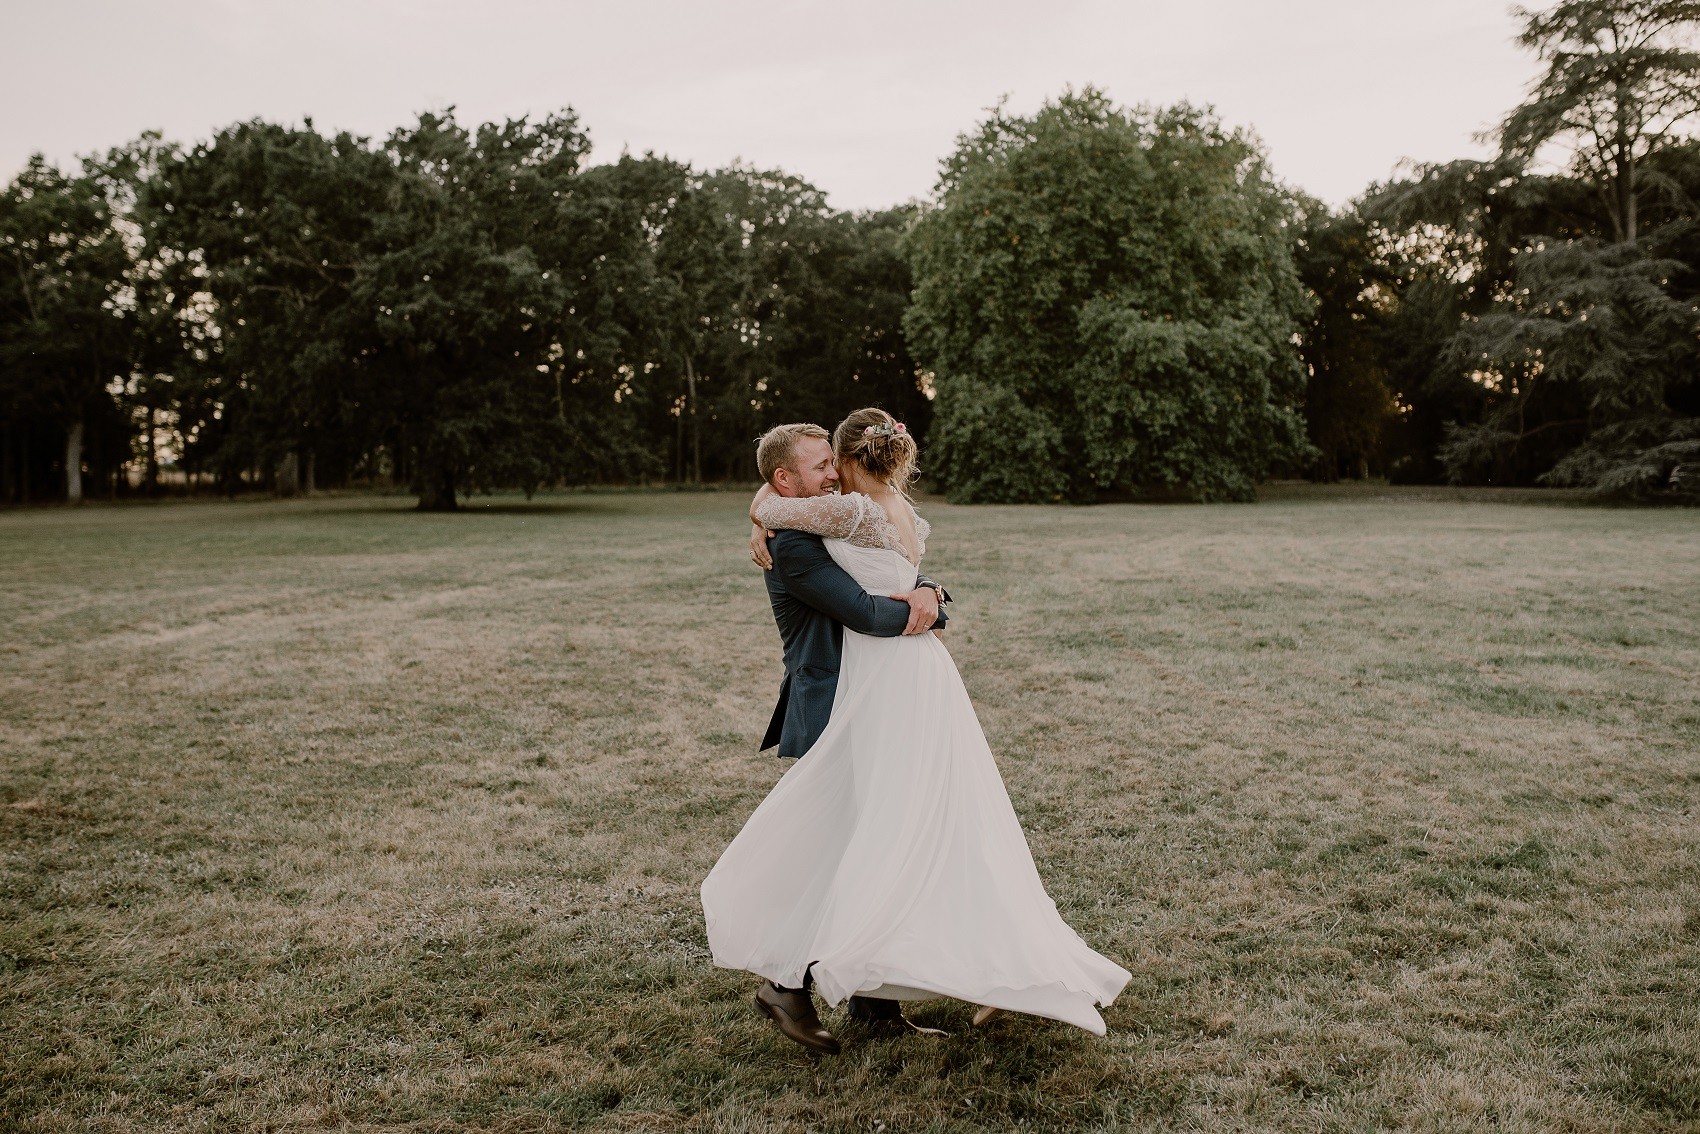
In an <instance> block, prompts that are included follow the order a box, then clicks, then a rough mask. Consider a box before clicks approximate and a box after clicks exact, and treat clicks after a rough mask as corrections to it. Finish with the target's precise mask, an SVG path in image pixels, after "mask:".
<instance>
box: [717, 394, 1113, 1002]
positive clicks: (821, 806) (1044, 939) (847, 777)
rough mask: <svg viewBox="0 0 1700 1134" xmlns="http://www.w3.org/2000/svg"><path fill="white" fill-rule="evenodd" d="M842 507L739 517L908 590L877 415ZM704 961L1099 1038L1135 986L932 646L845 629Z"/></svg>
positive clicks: (743, 845) (912, 572) (855, 449)
mask: <svg viewBox="0 0 1700 1134" xmlns="http://www.w3.org/2000/svg"><path fill="white" fill-rule="evenodd" d="M832 440H833V453H834V458H835V460H836V463H837V467H838V474H839V477H840V483H841V485H842V488H843V493H842V495H837V496H818V497H811V498H806V499H793V498H787V497H783V496H779V495H777V494H775V493H773V492H772V491H771V489H769V488H768V487H767V486H765V485H764V486H763V488H762V490H761V492H760V493H758V494H757V496H756V499H755V501H754V503H753V504H752V505H751V509H750V515H751V518H752V519H753V520H754V521H755V522H756V523H759V524H761V525H763V526H764V527H767V528H770V529H778V528H795V529H800V530H803V531H808V532H814V533H816V534H818V535H821V536H823V537H826V539H825V544H826V547H827V550H828V552H829V553H830V554H831V556H832V558H833V559H834V560H835V561H836V562H837V563H838V564H839V565H840V566H841V567H843V568H844V569H845V570H846V571H847V572H849V574H850V575H851V576H852V577H853V578H854V579H855V580H856V582H858V583H860V584H861V585H862V588H863V589H864V590H866V591H867V592H868V593H870V594H875V595H892V594H900V593H904V592H907V591H909V590H911V589H912V588H913V587H914V586H915V580H916V574H917V572H918V570H919V567H920V562H921V556H922V553H923V552H924V551H925V550H926V541H927V535H928V530H929V529H928V524H927V521H926V520H924V519H922V518H920V517H919V516H918V515H916V513H915V509H914V507H913V506H912V505H911V504H910V503H909V500H908V497H907V496H906V495H905V493H904V489H905V487H906V486H907V485H908V484H909V482H910V480H911V479H912V478H913V477H914V475H915V472H916V468H915V457H916V448H915V442H914V440H913V438H911V437H910V436H909V435H908V433H907V432H906V431H905V430H904V427H903V426H902V425H901V424H899V423H897V422H895V421H893V420H892V418H891V416H890V415H889V414H887V413H885V412H884V411H883V410H875V409H867V410H858V411H857V412H856V413H853V414H851V415H850V416H849V417H848V418H846V419H845V420H844V422H843V424H841V425H840V426H839V427H838V429H837V431H836V432H835V433H834V434H833V439H832ZM702 904H703V912H704V914H705V916H706V920H707V925H708V940H709V945H710V947H711V949H712V950H713V954H714V962H715V964H716V965H718V966H720V967H723V968H733V969H743V970H746V971H749V972H752V973H755V974H757V975H759V976H763V977H766V978H767V979H768V980H769V981H771V982H773V984H775V985H777V986H779V987H781V988H785V987H799V986H801V987H807V986H808V984H809V982H810V981H811V980H812V984H813V987H814V989H815V991H817V992H819V993H820V994H821V995H822V996H823V997H825V999H826V1000H827V1002H828V1003H829V1004H837V1003H838V1002H839V1001H841V1000H843V999H844V998H845V997H848V996H851V995H862V996H875V997H883V998H886V999H891V1000H924V999H930V998H933V997H939V996H950V997H955V998H957V999H959V1000H965V1001H969V1002H971V1003H974V1004H979V1005H983V1006H985V1010H983V1011H982V1012H981V1013H980V1015H979V1016H977V1017H976V1022H979V1021H981V1020H983V1019H985V1018H986V1017H987V1016H989V1015H990V1014H992V1013H991V1011H990V1010H992V1009H1004V1010H1008V1011H1013V1012H1023V1013H1028V1014H1031V1015H1035V1016H1046V1017H1050V1018H1052V1019H1056V1020H1062V1021H1064V1022H1066V1023H1070V1024H1075V1025H1077V1026H1079V1027H1082V1028H1085V1029H1086V1030H1088V1031H1090V1032H1093V1033H1095V1034H1097V1035H1103V1034H1104V1021H1103V1018H1102V1017H1101V1016H1100V1015H1099V1014H1098V1011H1097V1008H1096V1006H1097V1005H1108V1004H1111V1003H1113V1002H1114V1000H1115V998H1116V996H1117V994H1118V993H1120V992H1121V990H1122V988H1123V987H1124V986H1125V985H1126V984H1127V982H1128V979H1129V973H1128V972H1127V971H1126V970H1125V969H1123V968H1122V967H1121V966H1120V965H1117V964H1116V963H1114V962H1113V961H1110V960H1108V959H1107V958H1105V957H1103V956H1100V955H1099V954H1098V953H1095V952H1094V951H1093V950H1092V949H1091V948H1090V947H1089V946H1088V945H1087V944H1086V942H1084V941H1083V940H1081V938H1080V935H1079V934H1077V933H1075V931H1074V930H1073V929H1071V928H1070V927H1069V926H1068V924H1067V923H1066V922H1064V921H1063V919H1062V917H1061V915H1060V914H1058V912H1057V908H1056V904H1055V903H1054V902H1052V901H1051V898H1050V896H1049V895H1048V894H1046V892H1045V886H1044V883H1043V882H1042V881H1041V880H1040V878H1039V872H1038V870H1037V869H1036V868H1035V866H1034V865H1033V856H1032V853H1031V852H1030V851H1029V850H1028V849H1027V840H1026V838H1025V837H1024V836H1023V834H1022V832H1021V824H1020V821H1019V820H1018V819H1017V818H1016V815H1015V810H1014V809H1013V808H1012V807H1011V806H1010V802H1009V795H1008V793H1007V792H1005V790H1004V785H1003V779H1002V777H1001V776H1000V775H999V774H998V768H997V764H996V762H995V761H994V760H993V758H992V753H991V750H990V748H988V747H987V745H986V739H985V735H984V734H983V733H982V732H981V730H980V723H979V720H978V719H977V718H976V717H975V715H974V706H973V705H972V703H970V701H969V699H968V693H967V690H966V689H965V688H964V687H963V684H962V678H961V676H960V675H959V674H958V673H957V670H956V664H955V662H954V661H953V660H952V658H951V656H950V653H949V651H947V650H946V649H945V647H944V643H943V642H942V641H940V640H939V638H938V637H937V636H935V635H934V634H925V633H923V634H919V635H915V636H908V637H895V638H876V637H870V636H867V635H863V634H858V633H856V632H855V631H853V630H849V629H846V630H845V631H844V655H843V662H842V668H841V670H840V673H839V680H838V690H837V695H836V699H835V700H834V701H833V706H832V718H831V722H830V723H829V724H828V725H827V727H826V730H825V731H824V732H823V733H822V734H821V736H820V739H819V740H817V741H816V742H815V744H814V746H813V747H811V748H810V749H809V751H808V752H807V753H806V754H805V755H804V756H803V757H802V759H800V760H798V761H797V763H796V764H794V765H793V766H792V767H791V769H790V770H789V771H788V772H786V773H785V775H784V776H783V777H781V778H780V780H779V783H778V784H776V785H775V786H774V788H773V791H772V792H771V793H769V795H768V796H767V798H766V799H764V800H763V801H762V803H761V805H760V806H758V807H757V808H756V810H755V813H754V814H752V815H751V816H750V818H749V821H748V822H747V823H745V824H744V828H743V830H742V831H740V832H739V833H738V835H737V837H736V838H735V839H733V840H732V843H731V845H730V846H728V847H727V848H726V851H725V853H724V854H722V855H721V856H720V861H719V862H717V863H716V864H715V866H714V869H713V870H712V871H710V872H709V875H708V877H707V879H705V880H704V882H703V884H702Z"/></svg>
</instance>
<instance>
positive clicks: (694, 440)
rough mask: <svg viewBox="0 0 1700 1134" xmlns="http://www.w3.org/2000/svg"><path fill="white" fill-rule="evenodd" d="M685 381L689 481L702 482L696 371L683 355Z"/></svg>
mask: <svg viewBox="0 0 1700 1134" xmlns="http://www.w3.org/2000/svg"><path fill="white" fill-rule="evenodd" d="M685 381H686V383H687V384H688V386H689V390H690V399H691V483H692V484H701V483H702V423H701V422H700V421H699V420H698V419H697V372H696V369H695V368H694V367H693V366H692V365H691V357H690V355H686V356H685Z"/></svg>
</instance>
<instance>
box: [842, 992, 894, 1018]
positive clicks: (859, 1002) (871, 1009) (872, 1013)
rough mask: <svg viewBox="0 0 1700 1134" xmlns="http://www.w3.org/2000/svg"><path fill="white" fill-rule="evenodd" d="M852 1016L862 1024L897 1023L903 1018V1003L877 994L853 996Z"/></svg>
mask: <svg viewBox="0 0 1700 1134" xmlns="http://www.w3.org/2000/svg"><path fill="white" fill-rule="evenodd" d="M850 1018H851V1019H852V1020H855V1021H856V1022H857V1023H860V1024H883V1023H893V1024H895V1023H896V1022H897V1021H899V1020H901V1019H903V1005H902V1004H901V1003H900V1002H898V1001H896V1000H882V999H880V998H879V997H877V996H852V997H851V998H850Z"/></svg>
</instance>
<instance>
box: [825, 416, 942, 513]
mask: <svg viewBox="0 0 1700 1134" xmlns="http://www.w3.org/2000/svg"><path fill="white" fill-rule="evenodd" d="M918 453H919V449H918V448H917V447H916V445H915V439H914V438H913V437H911V436H910V435H909V430H908V429H907V428H906V427H905V426H904V424H903V423H902V422H901V421H898V420H897V419H896V418H894V417H892V416H891V415H890V414H889V413H886V412H885V411H884V410H882V409H872V408H869V409H859V410H857V411H856V412H855V413H853V414H851V415H850V416H849V417H847V418H845V419H844V420H843V421H841V422H839V423H838V428H837V429H835V430H834V431H833V434H832V455H833V458H834V459H835V460H837V461H838V462H839V463H840V464H842V463H843V462H845V461H855V462H856V464H857V465H858V466H860V467H861V468H862V469H863V470H864V471H866V472H867V474H868V475H869V476H871V477H873V478H874V479H875V480H882V481H884V482H885V483H887V484H889V485H891V487H893V488H895V489H896V490H897V491H899V492H906V491H908V488H909V484H910V482H911V481H913V480H914V479H915V474H917V473H918V472H920V471H921V470H920V469H919V468H918V467H917V466H916V464H915V458H916V456H917V454H918Z"/></svg>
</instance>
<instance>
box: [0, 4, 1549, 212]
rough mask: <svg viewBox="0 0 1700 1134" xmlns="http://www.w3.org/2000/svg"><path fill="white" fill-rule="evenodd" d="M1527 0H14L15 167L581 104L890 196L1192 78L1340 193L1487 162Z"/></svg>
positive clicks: (2, 148) (1333, 198)
mask: <svg viewBox="0 0 1700 1134" xmlns="http://www.w3.org/2000/svg"><path fill="white" fill-rule="evenodd" d="M1514 32H1515V21H1514V20H1513V18H1512V17H1511V15H1510V13H1509V5H1508V4H1506V3H1502V2H1501V0H1119V2H1117V0H1030V2H1020V3H1015V2H1007V0H976V2H964V0H906V2H902V3H892V2H888V0H838V2H835V3H825V2H804V0H792V2H785V0H694V2H687V0H607V2H604V3H584V2H575V0H459V2H454V3H450V2H447V0H272V2H267V3H261V2H257V0H0V60H3V62H0V105H3V106H4V107H5V110H4V112H3V113H0V173H3V176H4V177H6V178H10V177H11V175H12V174H14V173H15V172H16V171H17V170H18V169H20V168H21V167H22V166H23V164H24V162H25V161H27V160H28V157H29V155H30V153H31V152H32V151H36V150H41V151H44V152H45V153H46V154H47V155H48V156H49V157H51V158H54V159H56V160H60V161H67V160H69V159H71V158H72V157H74V156H75V155H78V154H82V153H88V152H91V151H95V150H100V149H104V148H105V147H107V146H111V145H115V144H117V143H120V142H123V141H125V140H127V139H129V138H131V137H134V136H135V135H136V134H138V133H140V132H141V131H142V130H145V129H149V128H154V129H159V130H162V131H164V133H165V134H166V136H167V137H169V138H173V139H176V140H180V141H195V140H199V139H204V138H207V137H209V136H210V135H211V134H212V132H213V131H214V130H215V129H216V128H217V127H218V126H220V125H223V124H225V123H229V122H232V121H235V120H238V119H243V118H252V117H256V116H258V117H263V118H267V119H271V120H274V121H290V122H296V121H299V120H300V119H301V118H302V117H303V116H311V117H312V118H313V120H314V122H315V123H316V124H317V125H318V126H319V127H320V128H321V129H326V130H331V129H348V130H352V131H354V132H356V133H359V134H366V135H372V136H381V135H383V134H385V133H387V132H389V131H390V130H391V129H393V128H394V127H396V126H397V125H400V124H402V123H404V122H406V121H408V120H409V119H411V117H412V116H413V114H414V113H415V112H417V111H419V110H423V109H430V110H440V109H442V108H444V107H447V106H450V105H453V106H455V107H456V108H457V113H458V114H459V116H460V118H461V120H462V121H463V122H466V123H472V122H477V121H484V120H490V119H501V118H507V117H517V116H519V115H523V114H532V115H537V114H541V113H544V112H546V111H548V110H551V109H554V108H559V107H561V106H565V105H570V106H572V107H574V108H575V109H576V110H577V111H578V112H579V115H580V118H581V120H582V122H583V123H584V125H585V126H587V127H588V128H589V130H590V134H591V138H592V140H593V142H594V143H595V145H596V151H595V155H594V160H607V159H611V158H613V157H616V156H618V154H619V152H620V150H621V149H622V147H624V148H629V149H631V150H632V151H633V152H639V153H640V152H642V151H645V150H654V151H657V152H659V153H666V154H669V155H671V156H673V157H675V158H679V159H683V160H688V161H691V162H694V163H695V164H697V165H698V166H701V167H711V166H716V165H721V164H724V163H726V162H728V161H731V160H732V159H734V158H743V159H744V160H746V161H748V162H751V163H753V164H755V165H758V166H762V167H774V166H777V167H780V168H783V169H785V170H786V171H788V172H791V173H796V174H798V175H801V176H802V177H805V178H807V179H808V180H810V181H812V182H814V183H815V184H816V185H819V186H820V187H821V188H823V189H825V190H826V191H827V192H828V193H829V195H830V197H831V200H832V202H833V204H835V205H837V206H839V207H841V208H872V207H879V206H884V205H890V204H893V203H896V202H899V201H903V200H907V199H909V198H911V197H922V196H926V195H927V194H928V193H929V192H930V191H931V189H932V186H933V182H934V179H935V177H936V174H937V169H938V162H939V159H940V158H942V157H943V156H944V155H945V154H946V153H948V152H949V150H950V148H951V146H952V144H953V142H954V140H955V138H956V136H957V135H958V134H959V133H961V132H963V131H964V130H967V129H969V128H971V127H972V126H973V124H974V123H975V122H976V121H977V120H979V119H980V118H981V117H982V116H983V112H984V109H985V108H986V107H988V106H991V105H992V104H993V103H995V102H996V101H997V100H998V99H999V98H1000V97H1004V96H1008V99H1009V105H1010V107H1011V108H1012V109H1014V110H1017V111H1022V112H1025V111H1030V110H1032V109H1034V108H1036V107H1037V106H1038V105H1039V104H1040V103H1041V102H1042V101H1043V100H1044V99H1045V98H1047V97H1049V96H1053V95H1055V94H1057V93H1058V92H1060V91H1061V90H1062V89H1063V88H1064V87H1065V86H1067V85H1070V84H1073V85H1074V86H1076V87H1078V86H1082V85H1084V84H1087V83H1093V84H1096V85H1098V86H1099V87H1101V88H1103V89H1104V90H1105V91H1107V92H1108V93H1109V94H1110V96H1111V97H1113V98H1114V99H1116V100H1117V101H1119V102H1123V103H1130V104H1131V103H1140V102H1158V103H1168V102H1173V101H1176V100H1180V99H1188V100H1191V101H1193V102H1197V103H1210V104H1213V105H1214V106H1215V107H1216V108H1217V110H1218V112H1219V113H1220V114H1221V116H1222V118H1223V119H1224V120H1225V121H1227V122H1228V123H1230V124H1233V125H1240V126H1250V127H1252V128H1254V129H1255V130H1256V131H1257V132H1258V133H1259V134H1260V135H1261V136H1262V138H1263V139H1264V141H1265V143H1266V144H1267V146H1268V149H1269V152H1270V155H1271V158H1272V162H1273V165H1274V168H1275V171H1276V173H1277V174H1278V175H1279V176H1280V177H1281V178H1282V179H1284V180H1286V181H1287V182H1289V183H1291V184H1293V185H1296V186H1298V187H1300V188H1303V189H1305V190H1307V191H1309V192H1311V193H1314V194H1316V195H1317V196H1320V197H1322V198H1324V199H1325V200H1328V201H1330V202H1334V203H1340V202H1343V201H1345V200H1347V199H1348V198H1350V197H1352V196H1354V195H1356V194H1357V193H1359V192H1361V191H1362V190H1363V189H1364V188H1365V187H1366V186H1367V185H1368V184H1369V183H1370V182H1371V181H1375V180H1379V179H1384V178H1386V177H1387V176H1388V175H1389V174H1390V173H1391V172H1392V171H1393V168H1394V166H1395V165H1396V164H1397V163H1398V162H1399V161H1400V160H1401V159H1406V158H1411V159H1416V160H1420V161H1435V160H1445V159H1449V158H1454V157H1462V156H1467V155H1477V154H1480V153H1482V152H1483V151H1482V147H1480V146H1478V145H1476V144H1475V143H1473V142H1472V141H1471V135H1472V134H1474V133H1475V132H1476V131H1478V130H1480V129H1482V128H1483V127H1484V126H1488V125H1491V124H1492V122H1493V121H1495V120H1496V119H1497V118H1499V117H1500V116H1501V115H1502V114H1503V113H1504V112H1505V111H1506V110H1507V109H1509V108H1510V107H1511V106H1512V105H1513V104H1515V103H1516V101H1517V100H1518V98H1519V96H1520V95H1521V92H1522V90H1523V88H1524V87H1525V86H1526V84H1527V83H1528V81H1529V80H1530V79H1531V78H1532V77H1533V75H1534V70H1535V63H1534V60H1533V59H1532V58H1531V57H1529V56H1528V55H1526V54H1525V53H1523V52H1521V51H1520V50H1519V49H1517V48H1516V47H1515V46H1514V45H1513V43H1512V36H1513V34H1514Z"/></svg>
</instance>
